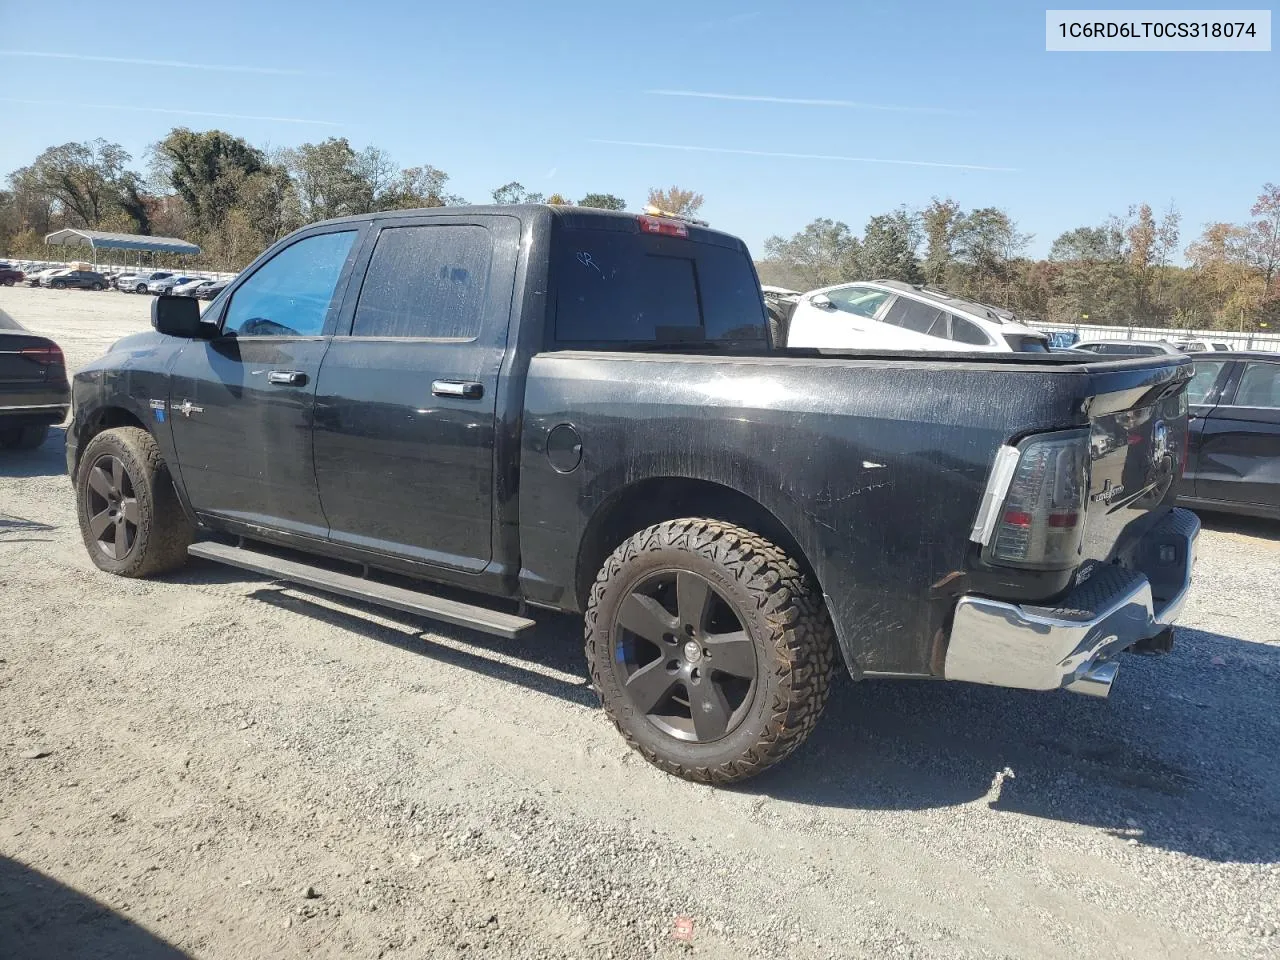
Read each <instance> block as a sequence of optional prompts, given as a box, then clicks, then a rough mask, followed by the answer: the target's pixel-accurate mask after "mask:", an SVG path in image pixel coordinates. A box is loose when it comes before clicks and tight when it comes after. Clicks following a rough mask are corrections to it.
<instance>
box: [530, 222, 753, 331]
mask: <svg viewBox="0 0 1280 960" xmlns="http://www.w3.org/2000/svg"><path fill="white" fill-rule="evenodd" d="M556 238H557V239H556V243H555V246H554V251H553V255H552V256H553V262H552V268H551V269H552V276H553V278H554V292H555V339H556V341H557V342H558V343H559V344H561V345H564V346H592V345H608V344H613V345H620V344H641V345H642V344H648V343H682V342H698V341H710V342H717V343H722V344H726V345H729V344H743V345H753V346H761V345H764V344H765V343H766V342H767V333H766V318H765V312H764V301H763V298H762V296H761V293H760V286H759V281H758V280H757V278H756V274H755V268H754V267H753V266H752V263H751V258H750V257H749V256H748V255H747V253H746V251H745V250H743V249H742V248H740V247H739V248H734V247H727V246H720V245H719V244H716V243H711V242H705V241H700V240H697V239H691V238H685V237H671V236H653V235H649V234H641V233H640V232H639V228H638V227H637V228H635V230H634V231H623V230H617V229H614V230H607V229H592V228H580V227H561V228H560V229H558V230H557V231H556Z"/></svg>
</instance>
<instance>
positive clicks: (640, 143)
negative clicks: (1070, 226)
mask: <svg viewBox="0 0 1280 960" xmlns="http://www.w3.org/2000/svg"><path fill="white" fill-rule="evenodd" d="M589 142H590V143H607V144H610V145H612V146H615V147H648V148H651V149H654V150H684V151H687V152H690V153H732V154H737V155H739V156H744V157H782V158H785V159H788V160H843V161H846V162H848V163H889V164H896V165H898V166H905V167H944V168H946V169H948V170H985V171H989V172H992V173H1017V172H1018V168H1017V167H988V166H984V165H982V164H977V163H944V162H943V161H941V160H889V159H884V158H880V157H845V156H839V155H836V154H829V153H781V152H776V151H773V150H736V149H734V148H732V147H699V146H693V145H691V144H685V143H651V142H649V141H647V140H598V139H592V140H590V141H589Z"/></svg>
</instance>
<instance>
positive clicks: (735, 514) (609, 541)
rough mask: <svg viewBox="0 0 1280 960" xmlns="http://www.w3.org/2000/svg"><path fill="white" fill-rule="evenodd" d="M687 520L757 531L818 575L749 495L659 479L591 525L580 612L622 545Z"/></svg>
mask: <svg viewBox="0 0 1280 960" xmlns="http://www.w3.org/2000/svg"><path fill="white" fill-rule="evenodd" d="M681 517H706V518H708V519H711V520H723V521H725V522H726V523H732V524H736V525H737V526H740V527H745V528H746V529H748V530H752V531H754V532H755V533H758V534H760V535H761V536H762V537H765V538H766V539H768V540H771V541H772V542H773V543H776V544H777V545H778V546H779V547H781V548H782V549H783V550H785V551H787V553H788V554H790V555H791V557H792V558H794V559H795V561H796V562H797V563H799V564H800V567H801V569H803V570H804V572H805V573H806V574H807V575H809V576H811V577H812V576H814V572H813V568H812V567H811V566H810V565H809V561H808V559H807V558H806V557H805V555H804V551H803V550H801V549H800V545H799V543H797V542H796V539H795V537H793V536H792V535H791V532H790V531H789V530H788V529H787V528H786V526H784V525H783V523H782V521H780V520H779V519H778V518H777V517H775V516H774V515H773V514H772V513H770V512H769V510H767V509H766V508H765V507H763V506H761V505H760V504H759V503H758V502H757V501H755V500H753V499H752V498H751V497H749V496H747V495H746V494H745V493H741V492H739V491H737V490H734V489H733V488H732V487H726V486H723V485H721V484H718V483H712V482H711V481H708V480H690V479H688V478H685V477H654V478H650V479H648V480H640V481H637V482H636V483H633V484H631V485H630V486H629V487H626V488H625V489H623V490H621V491H619V492H618V493H616V494H614V496H613V497H611V498H610V499H609V500H608V501H606V502H605V503H604V504H603V505H602V506H601V507H600V508H599V509H598V510H596V512H595V513H594V514H593V515H592V517H591V520H590V521H589V522H588V523H587V529H586V532H585V533H584V534H583V537H582V542H581V544H580V545H579V547H578V569H577V577H578V580H577V599H578V604H579V609H581V610H585V609H586V605H587V597H588V595H589V594H590V592H591V584H592V583H593V582H595V578H596V574H597V573H599V571H600V568H601V567H602V566H604V561H605V559H606V558H607V557H608V556H609V554H611V553H612V552H613V551H614V550H615V549H616V548H617V547H618V545H619V544H620V543H622V542H623V541H624V540H626V539H627V537H629V536H631V535H632V534H633V533H638V532H639V531H641V530H643V529H645V528H646V527H651V526H653V525H654V524H655V523H662V522H663V521H665V520H677V519H679V518H681ZM814 579H815V582H816V579H817V578H816V577H815V578H814Z"/></svg>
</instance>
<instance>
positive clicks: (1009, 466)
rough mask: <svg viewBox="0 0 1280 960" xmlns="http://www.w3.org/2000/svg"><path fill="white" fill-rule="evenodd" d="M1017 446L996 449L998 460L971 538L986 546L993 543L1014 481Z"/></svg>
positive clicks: (1006, 445)
mask: <svg viewBox="0 0 1280 960" xmlns="http://www.w3.org/2000/svg"><path fill="white" fill-rule="evenodd" d="M1019 456H1020V454H1019V453H1018V448H1017V447H1011V446H1009V445H1008V444H1005V445H1004V446H1002V447H1001V448H1000V449H999V450H997V451H996V462H995V463H994V464H993V465H992V467H991V474H990V476H988V477H987V489H986V490H985V491H983V494H982V505H981V506H979V507H978V517H977V519H976V520H975V521H974V522H973V531H972V532H971V533H970V534H969V539H970V540H972V541H973V542H974V543H980V544H982V545H983V546H984V547H985V546H988V545H989V544H990V543H991V535H992V534H993V533H994V532H995V529H996V523H997V522H998V521H999V519H1000V508H1001V506H1002V505H1003V504H1004V498H1005V496H1006V495H1007V494H1008V492H1009V484H1010V483H1012V482H1013V473H1014V471H1015V470H1017V469H1018V458H1019Z"/></svg>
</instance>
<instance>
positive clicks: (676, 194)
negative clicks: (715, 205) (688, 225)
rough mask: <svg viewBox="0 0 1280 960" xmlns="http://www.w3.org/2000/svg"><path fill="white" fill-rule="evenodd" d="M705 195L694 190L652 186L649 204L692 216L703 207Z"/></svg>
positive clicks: (685, 215)
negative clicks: (664, 188)
mask: <svg viewBox="0 0 1280 960" xmlns="http://www.w3.org/2000/svg"><path fill="white" fill-rule="evenodd" d="M702 202H703V196H702V194H700V193H694V192H693V191H692V190H682V189H681V188H680V187H675V186H673V187H668V188H667V189H666V190H662V189H659V188H658V187H652V188H650V190H649V206H651V207H657V208H658V209H659V210H663V211H665V212H667V213H674V214H677V215H678V216H681V217H691V216H693V215H694V214H695V213H697V212H698V210H699V209H700V208H701V207H702Z"/></svg>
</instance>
